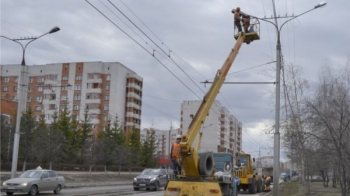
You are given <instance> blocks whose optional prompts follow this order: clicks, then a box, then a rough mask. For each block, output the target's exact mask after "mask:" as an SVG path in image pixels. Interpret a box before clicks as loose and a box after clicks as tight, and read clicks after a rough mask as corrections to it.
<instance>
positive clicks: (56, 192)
mask: <svg viewBox="0 0 350 196" xmlns="http://www.w3.org/2000/svg"><path fill="white" fill-rule="evenodd" d="M61 189H62V187H61V185H60V184H59V185H57V187H56V188H55V190H53V193H55V194H60V192H61Z"/></svg>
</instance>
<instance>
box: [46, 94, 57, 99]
mask: <svg viewBox="0 0 350 196" xmlns="http://www.w3.org/2000/svg"><path fill="white" fill-rule="evenodd" d="M45 99H49V100H56V94H45Z"/></svg>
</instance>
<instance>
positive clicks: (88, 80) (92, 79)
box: [86, 78, 102, 83]
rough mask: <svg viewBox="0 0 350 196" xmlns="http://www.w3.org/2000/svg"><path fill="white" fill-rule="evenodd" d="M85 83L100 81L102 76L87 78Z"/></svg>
mask: <svg viewBox="0 0 350 196" xmlns="http://www.w3.org/2000/svg"><path fill="white" fill-rule="evenodd" d="M86 82H87V83H102V78H88V79H87V80H86Z"/></svg>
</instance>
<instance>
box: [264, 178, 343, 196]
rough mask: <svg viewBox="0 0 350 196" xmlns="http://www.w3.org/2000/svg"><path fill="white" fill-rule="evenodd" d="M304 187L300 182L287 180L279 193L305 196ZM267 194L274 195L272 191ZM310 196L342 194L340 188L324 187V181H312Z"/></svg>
mask: <svg viewBox="0 0 350 196" xmlns="http://www.w3.org/2000/svg"><path fill="white" fill-rule="evenodd" d="M304 188H305V187H303V186H302V185H301V184H300V182H292V181H287V182H284V183H282V184H280V187H279V195H283V196H305V191H304ZM266 196H272V191H271V192H270V193H268V194H266ZM309 196H341V192H340V189H339V188H332V187H331V185H329V187H323V182H311V183H310V195H309Z"/></svg>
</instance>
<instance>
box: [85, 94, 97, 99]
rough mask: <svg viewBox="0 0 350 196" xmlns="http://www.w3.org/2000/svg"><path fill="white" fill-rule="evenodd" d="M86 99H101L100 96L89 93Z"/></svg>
mask: <svg viewBox="0 0 350 196" xmlns="http://www.w3.org/2000/svg"><path fill="white" fill-rule="evenodd" d="M86 99H99V95H98V94H96V93H88V94H86Z"/></svg>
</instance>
